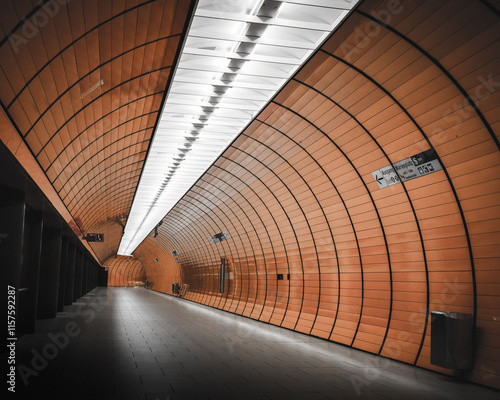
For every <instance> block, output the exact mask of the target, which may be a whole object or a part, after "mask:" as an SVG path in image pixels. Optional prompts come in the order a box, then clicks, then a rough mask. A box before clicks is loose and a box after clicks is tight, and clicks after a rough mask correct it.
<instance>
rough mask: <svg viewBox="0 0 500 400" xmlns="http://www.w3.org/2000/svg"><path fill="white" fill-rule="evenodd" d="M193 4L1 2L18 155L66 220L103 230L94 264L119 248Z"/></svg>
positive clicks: (1, 51) (1, 81)
mask: <svg viewBox="0 0 500 400" xmlns="http://www.w3.org/2000/svg"><path fill="white" fill-rule="evenodd" d="M193 5H194V1H189V0H182V1H173V0H154V1H151V0H144V1H140V2H127V1H113V2H110V1H82V0H72V1H65V0H64V1H63V0H57V1H55V0H52V1H39V2H28V1H12V2H11V1H4V2H2V13H1V17H0V22H1V25H2V28H3V38H2V40H1V42H0V60H1V74H0V88H1V89H0V96H1V102H2V106H3V110H4V112H5V114H6V115H7V116H8V118H9V119H10V121H11V123H12V124H13V125H14V126H15V127H16V129H17V131H18V133H19V135H20V136H21V137H22V140H23V142H24V144H25V145H26V146H27V147H28V149H29V151H30V152H31V156H32V157H31V156H30V155H29V154H25V155H24V156H22V158H21V159H20V160H19V161H20V162H21V163H22V164H32V163H33V161H32V160H31V159H30V158H34V159H35V161H34V162H35V163H37V164H38V165H39V167H40V168H41V170H42V171H43V172H42V173H43V174H45V176H46V177H47V178H48V181H49V182H50V183H49V184H48V185H47V186H52V187H51V189H52V188H53V190H55V193H56V194H55V197H59V198H60V200H61V201H62V203H63V207H65V208H66V209H67V211H68V212H69V214H70V215H71V217H72V219H73V220H74V223H73V224H72V225H77V226H78V228H79V230H80V231H81V232H82V233H83V234H86V233H92V232H98V233H103V234H104V237H105V242H104V243H93V244H92V245H91V246H92V248H93V250H94V252H95V254H96V256H97V257H98V258H99V260H100V262H101V264H102V263H104V262H105V261H106V259H108V258H109V257H110V256H112V255H113V254H115V253H116V251H117V249H118V244H119V242H120V239H121V236H122V232H123V228H124V226H125V223H126V220H127V217H128V214H129V210H130V206H131V204H132V199H133V196H134V193H135V190H136V187H137V183H138V180H139V176H140V174H141V171H142V167H143V164H144V160H145V157H146V153H147V150H148V146H149V143H150V140H151V136H152V133H153V129H154V127H155V124H156V123H157V120H158V118H159V113H160V108H161V105H162V101H163V98H164V93H165V89H166V87H167V85H168V82H169V80H170V79H171V75H172V71H173V67H174V65H175V63H176V60H177V57H178V53H179V50H180V46H181V44H182V42H183V37H184V35H185V32H186V29H187V24H188V21H189V18H190V15H191V12H192V7H193ZM11 151H12V149H11ZM35 180H36V179H35ZM75 231H77V232H78V229H75Z"/></svg>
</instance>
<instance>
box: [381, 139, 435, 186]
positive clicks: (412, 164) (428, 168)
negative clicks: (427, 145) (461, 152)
mask: <svg viewBox="0 0 500 400" xmlns="http://www.w3.org/2000/svg"><path fill="white" fill-rule="evenodd" d="M441 169H443V168H442V167H441V164H440V162H439V159H438V156H437V154H436V152H435V151H434V150H433V149H429V150H427V151H424V152H422V153H418V154H415V155H413V156H411V157H408V158H405V159H404V160H401V161H398V162H395V163H394V164H393V165H388V166H386V167H383V168H380V169H377V170H376V171H373V172H372V175H373V178H375V181H376V182H377V184H378V186H379V188H380V189H383V188H386V187H388V186H391V185H395V184H396V183H400V182H401V181H409V180H411V179H415V178H418V177H421V176H424V175H428V174H430V173H433V172H436V171H439V170H441Z"/></svg>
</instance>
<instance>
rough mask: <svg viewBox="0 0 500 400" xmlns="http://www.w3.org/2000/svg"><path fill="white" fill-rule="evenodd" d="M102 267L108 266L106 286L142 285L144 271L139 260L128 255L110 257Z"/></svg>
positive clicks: (144, 275) (144, 276)
mask: <svg viewBox="0 0 500 400" xmlns="http://www.w3.org/2000/svg"><path fill="white" fill-rule="evenodd" d="M104 267H105V268H108V286H142V285H144V281H145V279H146V271H145V269H144V265H143V264H142V262H141V261H139V260H136V259H133V258H132V259H131V258H130V257H123V256H117V257H111V258H109V259H107V260H106V262H105V263H104Z"/></svg>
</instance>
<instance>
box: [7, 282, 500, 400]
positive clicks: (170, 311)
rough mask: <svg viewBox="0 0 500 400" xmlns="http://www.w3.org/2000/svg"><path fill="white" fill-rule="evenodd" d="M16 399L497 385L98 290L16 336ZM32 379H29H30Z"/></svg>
mask: <svg viewBox="0 0 500 400" xmlns="http://www.w3.org/2000/svg"><path fill="white" fill-rule="evenodd" d="M16 362H17V365H18V366H19V365H22V366H23V367H22V370H23V374H24V377H23V376H18V377H17V381H16V390H17V393H16V394H17V396H16V397H17V398H23V399H24V398H26V399H30V398H33V399H35V398H36V399H40V398H42V396H43V398H54V399H59V398H60V399H68V400H71V399H124V400H127V399H134V400H135V399H137V400H139V399H141V400H146V399H148V400H175V399H204V400H207V399H217V400H224V399H238V400H240V399H252V400H254V399H267V400H269V399H272V400H281V399H283V400H284V399H286V400H294V399H301V400H316V399H318V400H319V399H322V400H325V399H390V400H393V399H394V400H396V399H398V400H399V399H405V400H413V399H415V400H416V399H419V400H420V399H449V400H456V399H471V398H477V399H481V400H489V399H495V400H498V399H499V398H500V393H499V392H498V391H493V390H489V389H487V388H484V387H481V386H477V385H473V384H466V383H460V382H458V381H455V380H454V379H452V378H450V377H447V376H444V375H440V374H436V373H433V372H430V371H426V370H423V369H420V368H414V367H411V366H409V365H406V364H402V363H399V362H396V361H391V360H387V359H382V358H380V357H377V356H375V355H371V354H367V353H364V352H361V351H357V350H352V349H349V348H347V347H344V346H340V345H336V344H334V343H329V342H326V341H323V340H320V339H315V338H311V337H308V336H305V335H302V334H298V333H294V332H291V331H287V330H283V329H280V328H277V327H274V326H271V325H266V324H262V323H259V322H256V321H252V320H249V319H247V318H242V317H239V316H235V315H231V314H228V313H225V312H222V311H219V310H214V309H211V308H208V307H204V306H201V305H198V304H195V303H191V302H188V301H185V300H180V299H176V298H173V297H170V296H167V295H163V294H160V293H157V292H153V291H150V290H146V289H144V288H107V289H106V288H98V289H95V290H93V291H92V292H90V293H89V294H88V295H87V296H85V297H83V298H81V299H80V300H79V301H78V302H77V303H75V304H73V305H72V306H71V307H66V308H65V312H64V313H61V314H60V315H58V317H57V318H56V319H53V320H46V321H39V322H38V324H37V333H36V334H33V335H25V336H23V337H21V338H20V339H19V340H18V341H17V352H16ZM25 381H26V382H27V383H28V385H27V386H25V385H24V382H25Z"/></svg>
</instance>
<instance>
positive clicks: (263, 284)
mask: <svg viewBox="0 0 500 400" xmlns="http://www.w3.org/2000/svg"><path fill="white" fill-rule="evenodd" d="M499 28H500V24H499V18H498V10H497V9H496V8H495V6H493V5H492V4H491V3H487V2H466V1H462V2H432V1H427V2H402V3H399V2H390V1H387V2H386V1H364V2H363V3H361V5H360V6H359V7H358V8H357V9H356V10H355V12H354V13H353V14H351V15H350V16H349V17H348V19H347V20H346V21H345V22H344V24H343V25H342V26H341V27H340V28H339V29H338V30H337V31H336V32H335V34H334V35H333V36H332V37H331V38H330V39H329V40H328V41H327V42H326V43H325V44H324V45H323V46H322V48H321V49H320V50H319V51H318V52H317V53H316V54H315V55H314V56H313V57H312V58H311V60H310V61H309V62H308V63H307V64H306V65H305V66H304V67H303V68H302V69H301V70H300V71H299V72H298V73H297V74H296V75H295V76H294V77H293V79H292V80H291V81H290V82H289V83H288V84H287V85H286V86H285V87H284V88H283V90H281V92H280V93H278V94H277V95H276V96H275V97H274V99H273V100H272V101H271V103H270V104H269V105H268V106H267V107H266V108H265V109H264V110H263V111H262V112H261V113H260V114H259V115H258V116H257V118H256V119H255V120H254V121H253V122H252V123H251V124H250V125H249V126H248V128H247V129H246V130H245V131H244V132H243V133H242V134H241V135H240V136H239V137H238V138H237V139H236V140H235V141H234V142H233V143H232V144H231V146H230V147H229V148H228V149H227V150H226V151H225V152H224V153H223V155H222V156H221V157H220V158H219V159H218V160H217V161H216V162H215V163H214V164H213V165H212V167H211V168H210V169H209V170H208V171H207V172H206V173H205V174H204V175H203V176H202V178H201V179H200V180H199V181H198V182H197V183H196V184H195V185H194V186H193V187H192V189H191V190H190V191H189V192H188V193H187V194H186V195H185V196H184V197H183V198H182V199H181V200H180V201H179V203H178V204H177V205H176V206H175V207H174V208H173V209H172V211H171V212H170V213H169V214H168V215H167V216H166V217H165V218H164V219H163V220H162V222H161V225H160V226H159V227H158V235H157V237H154V235H153V234H151V235H150V236H148V238H147V239H146V240H145V241H144V242H143V244H142V245H140V246H139V247H138V249H137V250H136V252H135V253H134V254H135V255H136V256H138V257H141V258H142V259H144V260H145V263H146V271H147V275H148V279H149V277H150V278H151V279H152V280H155V285H157V286H155V287H157V288H160V289H159V290H163V291H165V292H170V283H171V282H179V283H181V284H182V285H185V286H187V287H188V290H187V292H186V293H185V294H184V297H186V298H188V299H190V300H193V301H197V302H200V303H203V304H207V305H210V306H212V307H217V308H221V309H224V310H227V311H230V312H234V313H236V314H241V315H244V316H247V317H251V318H254V319H258V320H261V321H264V322H267V323H272V324H276V325H279V326H282V327H285V328H289V329H293V330H297V331H300V332H304V333H307V334H311V335H315V336H318V337H321V338H325V339H329V340H333V341H336V342H340V343H344V344H346V345H349V346H353V347H355V348H359V349H363V350H366V351H370V352H373V353H376V354H381V355H383V356H387V357H390V358H395V359H398V360H402V361H405V362H408V363H411V364H415V365H419V366H424V367H426V368H431V369H435V370H436V369H437V370H439V371H441V372H447V373H449V371H446V370H444V369H440V368H438V367H436V366H433V365H431V363H430V312H431V311H453V312H463V313H469V314H472V315H473V318H474V322H475V324H476V327H477V331H478V332H482V333H481V334H480V335H478V337H477V340H478V347H477V350H476V351H477V358H476V363H475V368H474V370H472V371H471V372H469V373H468V375H467V377H468V379H471V380H473V381H476V382H480V383H483V384H487V385H492V386H496V387H498V385H497V384H495V383H494V382H498V381H499V379H498V375H499V369H498V361H499V360H498V357H496V356H495V355H494V354H497V353H498V341H497V338H498V337H500V336H499V335H500V327H499V324H498V322H497V315H498V313H499V312H500V308H499V306H498V305H499V304H500V301H499V300H500V298H499V296H498V293H497V291H496V289H495V288H497V287H498V282H500V281H499V279H500V275H499V270H498V260H499V257H500V229H499V227H500V152H499V148H500V147H499V125H498V124H499V120H498V116H499V115H500V113H499V95H498V86H499V81H500V77H499V75H498V72H499V71H500V60H499V57H498V54H500V53H499V52H498V45H499V43H500V41H499V35H498V33H499V32H500V29H499ZM432 154H433V156H432ZM426 155H431V157H430V158H429V159H428V161H429V162H426V163H424V166H425V167H426V168H428V169H427V170H426V171H424V172H423V174H424V175H423V176H420V177H417V178H415V179H408V180H406V181H403V182H394V184H392V183H393V182H388V181H385V180H379V182H377V180H376V179H377V178H382V176H383V175H382V174H383V171H386V172H387V171H390V170H392V168H396V167H397V168H400V166H401V165H403V164H405V163H407V162H408V160H411V157H412V156H421V157H424V156H426ZM433 159H435V160H434V161H432V160H433ZM431 161H432V162H431ZM412 165H413V164H412ZM429 168H430V169H429ZM415 169H417V168H415ZM432 170H433V171H432ZM394 176H396V174H395V173H393V174H391V173H388V175H387V178H388V180H389V178H391V177H394ZM406 176H409V175H406ZM379 183H380V184H379ZM223 232H226V233H227V235H226V236H228V238H227V239H226V240H223V241H220V242H216V243H212V242H211V240H210V237H212V236H214V235H217V234H219V233H223ZM219 237H222V238H223V236H222V235H219ZM153 243H156V244H157V245H159V246H161V247H162V248H163V251H162V252H160V251H157V252H156V253H155V254H156V255H157V257H158V258H159V260H160V261H159V262H160V263H162V262H163V263H164V265H165V267H166V268H167V266H168V268H169V269H172V268H174V266H175V262H174V261H173V260H174V256H173V255H172V254H171V253H172V252H173V251H176V252H178V253H179V255H178V256H177V259H178V260H179V262H180V267H178V269H179V271H180V273H177V274H175V275H173V276H172V277H171V278H170V279H168V277H165V276H162V277H160V276H159V275H157V274H155V272H154V269H153V268H157V263H158V262H157V261H153V260H151V258H152V257H153V256H152V255H148V252H149V251H150V249H152V247H153ZM221 257H222V258H225V259H226V260H227V261H226V262H227V265H228V266H227V270H226V276H225V278H226V279H225V285H226V287H225V291H224V293H222V294H221V293H219V285H220V275H219V274H220V262H221V261H220V260H221ZM278 274H280V275H282V276H283V277H284V279H283V280H278V279H277V276H278ZM288 274H289V275H288ZM288 276H289V280H288V279H287V277H288ZM160 282H162V284H160Z"/></svg>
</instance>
